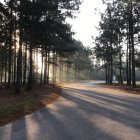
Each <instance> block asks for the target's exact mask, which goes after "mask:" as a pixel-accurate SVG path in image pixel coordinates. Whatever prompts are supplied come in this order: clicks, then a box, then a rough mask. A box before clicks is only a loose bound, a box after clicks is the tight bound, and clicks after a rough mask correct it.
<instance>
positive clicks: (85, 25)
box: [68, 0, 105, 46]
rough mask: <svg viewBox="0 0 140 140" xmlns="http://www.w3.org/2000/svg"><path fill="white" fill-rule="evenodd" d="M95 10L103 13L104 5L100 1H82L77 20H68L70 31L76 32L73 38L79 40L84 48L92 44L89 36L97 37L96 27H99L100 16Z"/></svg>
mask: <svg viewBox="0 0 140 140" xmlns="http://www.w3.org/2000/svg"><path fill="white" fill-rule="evenodd" d="M95 9H98V11H100V12H103V10H104V9H105V5H104V4H103V2H102V0H83V3H82V4H81V6H80V13H79V14H77V18H75V19H68V23H70V24H71V25H72V30H73V31H74V32H76V34H75V36H74V38H75V39H77V40H80V41H81V42H82V43H83V44H84V45H85V46H90V45H91V44H92V42H93V40H92V37H91V36H94V37H95V36H96V35H98V31H97V29H96V27H98V25H99V21H100V14H99V12H98V11H96V10H95Z"/></svg>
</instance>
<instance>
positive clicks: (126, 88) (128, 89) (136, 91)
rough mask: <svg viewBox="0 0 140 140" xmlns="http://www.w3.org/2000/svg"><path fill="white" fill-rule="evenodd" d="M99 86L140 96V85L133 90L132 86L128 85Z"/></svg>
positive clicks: (103, 84)
mask: <svg viewBox="0 0 140 140" xmlns="http://www.w3.org/2000/svg"><path fill="white" fill-rule="evenodd" d="M98 85H102V86H103V87H107V88H111V89H118V90H122V91H125V92H129V93H132V94H139V95H140V85H137V87H136V88H133V87H132V86H128V85H127V84H118V83H113V84H112V85H110V84H105V83H101V84H98Z"/></svg>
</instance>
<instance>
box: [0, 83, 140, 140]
mask: <svg viewBox="0 0 140 140" xmlns="http://www.w3.org/2000/svg"><path fill="white" fill-rule="evenodd" d="M63 86H64V90H63V93H62V95H63V97H60V98H59V99H58V101H57V102H56V103H54V104H52V105H49V106H48V107H46V108H44V109H42V110H40V111H37V112H35V113H33V114H31V115H28V116H26V117H24V118H22V119H20V120H18V121H16V122H14V123H11V124H8V125H6V126H4V127H0V140H140V96H139V95H132V94H129V93H125V92H120V91H119V90H115V91H114V90H112V89H107V88H104V87H100V86H96V85H93V83H90V84H87V83H82V84H67V85H63Z"/></svg>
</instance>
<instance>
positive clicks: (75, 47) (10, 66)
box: [0, 0, 92, 93]
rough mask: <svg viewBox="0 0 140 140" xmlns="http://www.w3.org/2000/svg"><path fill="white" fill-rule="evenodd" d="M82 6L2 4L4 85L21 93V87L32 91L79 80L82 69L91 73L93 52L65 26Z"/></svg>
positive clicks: (75, 0)
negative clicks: (39, 86)
mask: <svg viewBox="0 0 140 140" xmlns="http://www.w3.org/2000/svg"><path fill="white" fill-rule="evenodd" d="M80 4H81V2H80V0H6V1H5V2H4V3H0V82H1V84H3V85H5V87H6V88H8V89H10V88H13V87H14V89H15V93H20V91H21V88H22V86H24V87H26V90H27V91H30V90H32V86H33V85H34V84H40V85H42V84H49V82H51V83H53V84H55V83H56V82H57V80H58V81H59V82H62V80H63V79H64V78H65V80H67V81H69V80H70V79H71V80H72V79H73V80H78V77H79V73H80V71H81V70H83V69H84V71H85V73H88V74H89V73H90V70H92V61H91V60H90V55H91V52H90V50H89V49H87V48H85V47H84V46H83V44H82V43H81V42H80V41H77V40H75V39H74V38H73V35H74V32H73V31H72V30H71V25H69V24H68V23H67V22H66V18H74V15H75V13H76V12H77V11H78V10H79V6H80ZM64 75H65V76H64ZM72 75H73V76H72ZM70 77H71V78H70Z"/></svg>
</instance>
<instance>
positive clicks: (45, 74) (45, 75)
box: [43, 49, 48, 84]
mask: <svg viewBox="0 0 140 140" xmlns="http://www.w3.org/2000/svg"><path fill="white" fill-rule="evenodd" d="M47 55H48V51H47V49H46V50H45V62H44V81H43V83H44V84H46V83H47Z"/></svg>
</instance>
